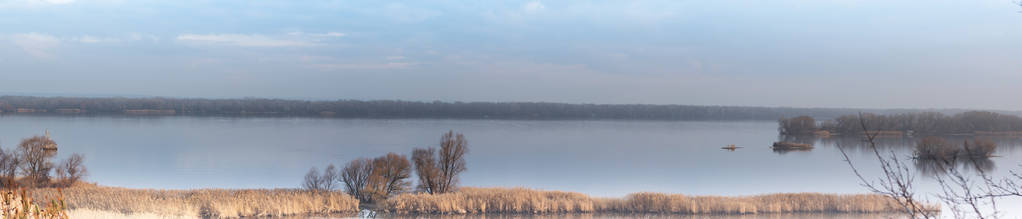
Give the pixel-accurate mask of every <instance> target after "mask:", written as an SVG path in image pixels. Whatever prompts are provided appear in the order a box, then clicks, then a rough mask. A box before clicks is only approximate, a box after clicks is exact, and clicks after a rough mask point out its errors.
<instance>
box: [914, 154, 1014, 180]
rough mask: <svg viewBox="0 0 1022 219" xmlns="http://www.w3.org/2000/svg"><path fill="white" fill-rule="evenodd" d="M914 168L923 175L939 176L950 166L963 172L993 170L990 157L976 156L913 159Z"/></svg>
mask: <svg viewBox="0 0 1022 219" xmlns="http://www.w3.org/2000/svg"><path fill="white" fill-rule="evenodd" d="M913 164H914V166H915V168H916V170H919V172H920V173H922V174H923V175H924V176H940V175H945V174H948V171H950V170H952V168H954V169H957V170H962V171H963V172H966V173H969V172H972V171H976V170H980V171H983V172H990V171H993V170H994V166H995V165H994V162H993V161H991V160H990V158H977V159H951V160H943V159H914V162H913Z"/></svg>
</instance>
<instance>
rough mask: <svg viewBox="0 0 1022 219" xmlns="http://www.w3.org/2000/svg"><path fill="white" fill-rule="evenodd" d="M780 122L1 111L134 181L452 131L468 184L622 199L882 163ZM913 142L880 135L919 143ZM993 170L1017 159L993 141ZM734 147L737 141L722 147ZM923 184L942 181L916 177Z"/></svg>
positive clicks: (166, 180) (279, 165)
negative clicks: (794, 141) (786, 136)
mask: <svg viewBox="0 0 1022 219" xmlns="http://www.w3.org/2000/svg"><path fill="white" fill-rule="evenodd" d="M776 128H777V126H776V123H775V122H769V121H753V122H659V121H504V120H375V119H370V120H367V119H306V118H217V117H61V116H10V115H8V116H2V117H0V144H2V145H3V146H4V147H8V148H10V147H13V146H14V145H15V144H17V142H18V141H20V140H21V139H22V138H25V137H28V136H31V135H36V134H42V133H43V132H44V130H47V129H48V130H50V132H51V133H52V135H53V138H54V140H56V141H57V142H58V143H59V145H60V150H59V156H60V157H65V156H67V155H69V154H71V153H72V152H78V153H83V154H85V155H86V158H87V160H86V165H87V166H88V168H89V170H90V173H91V175H90V176H89V180H90V181H95V182H98V183H100V184H103V185H111V186H122V187H132V188H166V189H185V188H279V187H297V186H298V185H299V184H300V182H301V180H302V177H303V176H304V174H305V173H306V172H307V171H308V170H309V168H310V167H314V166H315V167H319V168H320V169H322V168H323V167H325V166H326V165H327V164H331V163H333V164H337V165H339V166H343V165H344V163H346V162H347V161H348V160H351V159H354V158H358V157H375V156H380V155H384V154H386V153H387V152H398V153H403V154H408V153H410V152H411V150H412V148H415V147H426V146H435V145H436V144H437V142H438V141H439V138H440V134H441V133H442V132H444V131H446V130H454V131H457V132H462V133H464V134H465V135H466V137H467V138H468V140H469V144H470V150H471V151H470V153H469V156H468V158H467V161H468V167H469V170H468V172H465V173H464V175H463V176H462V177H461V182H462V185H466V186H483V187H487V186H520V187H528V188H538V189H550V190H566V191H577V192H583V193H587V194H591V195H595V196H605V197H620V196H623V195H626V194H628V193H633V192H639V191H654V192H667V193H684V194H693V195H753V194H762V193H776V192H826V193H864V192H866V190H864V189H863V188H862V187H860V186H859V185H858V181H857V179H856V178H855V176H854V175H853V174H852V173H851V172H850V170H849V169H848V167H847V165H846V164H845V163H844V161H842V157H841V154H840V153H839V151H838V150H837V146H838V145H841V146H842V147H845V148H849V149H850V150H851V151H850V152H851V155H852V160H853V161H855V162H856V163H860V164H862V165H865V166H864V168H865V170H866V172H867V174H868V175H870V174H872V173H874V172H873V171H871V170H873V169H875V168H872V167H873V166H870V165H871V164H872V162H871V161H872V159H871V157H870V156H869V155H870V154H867V153H866V151H864V150H858V149H857V148H861V145H862V143H861V141H860V140H858V139H843V140H842V139H837V140H836V139H825V140H818V139H815V140H813V139H811V140H804V141H809V142H812V143H814V144H815V145H816V148H815V149H814V150H812V151H795V152H788V153H778V152H774V151H772V150H771V149H770V144H771V143H772V142H774V141H777V140H778V136H777V130H776ZM914 141H915V140H913V139H888V140H884V141H883V142H882V143H883V145H884V146H886V147H890V148H892V149H894V150H896V151H898V152H899V153H902V154H905V155H907V154H909V153H911V147H908V146H910V145H913V144H914V143H913V142H914ZM999 143H1000V148H999V150H998V153H997V155H999V157H995V158H993V159H991V161H992V162H991V164H990V167H987V168H990V170H991V171H992V172H993V173H994V174H995V175H1004V174H1006V173H1007V171H1009V170H1013V169H1014V170H1018V169H1019V167H1018V166H1017V165H1018V164H1019V163H1020V161H1022V153H1020V151H1019V150H1017V148H1019V147H1018V146H1017V145H1020V143H1019V142H1018V141H1017V140H999ZM729 144H735V145H737V146H739V147H744V148H741V149H738V150H737V151H733V152H731V151H726V150H721V149H720V147H723V146H725V145H729ZM920 179H922V180H921V181H923V182H922V184H921V185H920V188H921V189H922V190H924V191H926V192H929V193H932V192H937V191H939V190H936V189H937V188H936V187H934V185H933V183H932V180H926V179H927V178H926V176H923V175H921V176H920Z"/></svg>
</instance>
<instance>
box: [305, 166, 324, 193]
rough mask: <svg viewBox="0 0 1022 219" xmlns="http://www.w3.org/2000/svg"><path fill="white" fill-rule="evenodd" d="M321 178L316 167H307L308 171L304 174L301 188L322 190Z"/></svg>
mask: <svg viewBox="0 0 1022 219" xmlns="http://www.w3.org/2000/svg"><path fill="white" fill-rule="evenodd" d="M322 183H323V179H322V177H321V176H320V175H319V170H317V169H316V167H312V168H309V172H308V173H306V174H305V181H303V182H302V189H305V190H309V191H322V190H323V184H322Z"/></svg>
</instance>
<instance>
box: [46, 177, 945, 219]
mask: <svg viewBox="0 0 1022 219" xmlns="http://www.w3.org/2000/svg"><path fill="white" fill-rule="evenodd" d="M32 194H33V196H35V197H36V198H35V199H36V200H50V199H52V197H56V195H57V190H56V189H37V190H34V191H33V192H32ZM63 196H64V200H65V202H67V205H68V208H69V211H68V212H69V214H71V215H77V216H79V217H76V218H110V217H120V216H123V217H124V218H145V217H149V218H167V217H175V218H193V217H213V218H236V217H271V216H295V215H299V216H301V215H328V214H329V215H354V214H355V213H357V212H358V211H359V208H371V209H370V210H374V211H377V212H379V213H382V214H387V215H423V214H428V215H433V214H520V215H550V214H606V213H613V214H650V213H653V214H679V215H703V214H706V215H709V214H713V215H720V214H773V213H796V214H797V213H835V214H847V213H855V214H862V213H867V214H871V213H881V214H883V213H896V212H899V211H900V209H901V208H900V207H898V205H897V203H895V202H894V201H893V200H890V199H888V198H886V197H883V196H879V195H837V194H821V193H783V194H765V195H754V196H735V197H728V196H686V195H678V194H663V193H648V192H645V193H634V194H631V195H628V196H626V197H623V198H596V197H591V196H589V195H585V194H582V193H576V192H563V191H544V190H534V189H525V188H471V187H466V188H462V189H460V190H459V191H458V192H454V193H448V194H442V195H428V194H402V195H398V196H395V197H392V198H390V199H387V200H384V201H381V202H379V203H376V204H375V205H365V204H363V205H361V206H360V205H359V202H358V200H356V199H354V198H352V197H351V196H348V195H346V194H343V193H340V192H319V193H317V192H306V191H301V190H295V189H244V190H229V189H198V190H156V189H128V188H117V187H105V186H97V185H90V184H82V185H76V186H74V187H71V188H67V189H64V190H63ZM934 209H937V207H936V206H934Z"/></svg>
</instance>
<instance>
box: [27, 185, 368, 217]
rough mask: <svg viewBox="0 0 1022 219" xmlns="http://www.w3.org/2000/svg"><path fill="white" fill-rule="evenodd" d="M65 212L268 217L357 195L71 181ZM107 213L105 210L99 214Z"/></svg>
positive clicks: (350, 201)
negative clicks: (134, 186) (158, 187)
mask: <svg viewBox="0 0 1022 219" xmlns="http://www.w3.org/2000/svg"><path fill="white" fill-rule="evenodd" d="M32 195H33V196H35V199H37V200H48V199H51V198H52V197H56V196H58V192H57V190H56V189H36V190H33V191H32ZM63 197H64V201H65V202H66V203H67V205H68V207H69V208H70V209H71V211H70V213H72V215H74V214H75V213H79V214H81V213H83V212H82V211H83V210H84V211H85V212H84V213H85V214H86V215H89V214H92V215H108V214H109V213H110V212H114V213H120V214H124V215H135V216H142V215H158V216H159V217H199V216H201V217H213V218H235V217H253V216H254V217H272V216H289V215H318V214H337V213H353V212H357V211H358V204H359V203H358V200H357V199H354V198H352V197H351V196H349V195H347V194H344V193H341V192H308V191H302V190H298V189H237V190H230V189H196V190H155V189H127V188H117V187H104V186H95V185H86V184H82V185H75V186H73V187H70V188H65V189H64V190H63ZM102 217H107V216H102Z"/></svg>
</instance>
